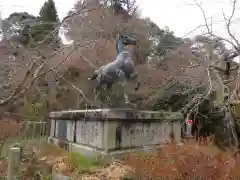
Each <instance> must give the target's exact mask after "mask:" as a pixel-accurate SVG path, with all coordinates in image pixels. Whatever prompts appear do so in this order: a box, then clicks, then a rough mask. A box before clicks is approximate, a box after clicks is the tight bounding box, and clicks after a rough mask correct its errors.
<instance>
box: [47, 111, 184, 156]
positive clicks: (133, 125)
mask: <svg viewBox="0 0 240 180" xmlns="http://www.w3.org/2000/svg"><path fill="white" fill-rule="evenodd" d="M49 117H50V120H51V140H52V142H53V143H55V144H58V145H60V146H62V147H65V148H66V149H72V150H73V151H80V152H81V153H83V154H86V155H89V154H114V153H116V154H117V153H122V152H125V151H128V150H141V149H151V148H153V149H154V148H156V146H160V145H164V144H165V143H166V141H170V140H171V139H170V134H171V133H174V135H175V140H176V141H177V142H179V143H180V141H181V124H182V122H183V116H182V114H181V113H177V112H176V113H173V112H164V111H136V110H131V109H92V110H71V111H59V112H51V113H50V115H49Z"/></svg>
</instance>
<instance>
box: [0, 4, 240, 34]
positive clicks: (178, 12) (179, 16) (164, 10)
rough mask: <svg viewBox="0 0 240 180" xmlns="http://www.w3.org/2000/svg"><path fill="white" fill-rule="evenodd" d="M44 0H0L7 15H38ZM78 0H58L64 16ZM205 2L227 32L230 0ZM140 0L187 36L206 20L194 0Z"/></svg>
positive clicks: (160, 21)
mask: <svg viewBox="0 0 240 180" xmlns="http://www.w3.org/2000/svg"><path fill="white" fill-rule="evenodd" d="M44 1H45V0H35V1H33V0H0V5H1V11H2V16H3V18H5V17H7V16H8V15H9V14H11V13H13V12H19V11H20V12H22V11H27V12H28V13H31V14H34V15H37V14H38V12H39V10H40V7H41V6H42V5H43V3H44ZM75 2H76V0H55V3H56V6H57V9H58V14H59V17H60V18H63V17H64V16H65V15H66V13H67V12H68V11H69V10H70V9H71V8H72V7H73V5H74V3H75ZM202 2H203V8H204V10H205V11H206V13H207V16H208V17H209V16H212V15H214V14H215V16H214V18H213V21H220V22H221V24H219V23H218V24H215V25H214V29H216V30H217V34H218V35H222V36H225V35H227V34H226V32H225V30H224V24H223V20H222V17H223V16H222V8H224V11H225V13H226V15H227V16H230V13H231V12H230V7H231V6H230V0H202ZM223 2H224V3H223ZM137 3H138V4H140V8H141V10H142V14H143V15H144V16H149V17H150V18H151V19H152V20H153V21H154V22H156V23H157V24H158V25H159V27H160V28H161V27H164V26H168V27H170V29H171V30H173V31H174V32H175V34H176V35H178V36H183V35H185V34H186V33H188V32H190V31H191V30H193V29H194V28H196V27H197V26H199V25H201V24H203V23H204V19H203V16H202V14H201V11H200V9H199V8H198V7H196V6H193V5H189V4H188V3H192V4H193V3H194V0H185V1H184V0H165V1H161V0H137ZM239 4H240V2H239ZM238 7H240V6H238ZM216 13H217V14H216ZM236 18H237V19H236ZM235 20H236V23H235V28H234V29H236V26H238V25H240V24H239V22H240V13H239V8H238V10H237V12H236V15H235ZM197 33H200V30H198V31H196V32H195V33H194V34H197ZM191 35H192V34H191ZM237 35H238V34H237ZM239 35H240V34H239ZM239 37H240V36H239Z"/></svg>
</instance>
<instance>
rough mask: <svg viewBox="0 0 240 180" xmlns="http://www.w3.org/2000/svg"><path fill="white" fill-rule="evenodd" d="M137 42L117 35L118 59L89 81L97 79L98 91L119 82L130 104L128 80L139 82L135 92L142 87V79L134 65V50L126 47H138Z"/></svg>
mask: <svg viewBox="0 0 240 180" xmlns="http://www.w3.org/2000/svg"><path fill="white" fill-rule="evenodd" d="M136 45H137V40H135V39H133V38H131V37H129V36H127V35H122V34H121V33H118V34H117V38H116V50H117V54H118V55H117V57H116V59H115V60H114V61H112V62H110V63H108V64H106V65H103V66H101V67H100V68H99V69H97V70H95V71H94V72H93V75H92V77H91V78H88V79H89V80H94V79H97V81H98V82H99V84H98V85H97V87H96V90H98V89H99V88H100V87H103V85H105V86H106V88H107V90H110V89H111V88H112V85H113V84H114V83H116V82H119V83H120V84H121V85H122V87H123V89H124V99H125V103H127V104H129V103H130V102H129V98H128V94H127V93H126V88H125V84H126V81H127V80H137V84H136V87H135V91H137V90H138V89H139V87H140V78H139V75H138V73H137V72H136V71H135V69H134V63H133V53H134V52H133V50H130V49H127V48H126V46H134V47H136Z"/></svg>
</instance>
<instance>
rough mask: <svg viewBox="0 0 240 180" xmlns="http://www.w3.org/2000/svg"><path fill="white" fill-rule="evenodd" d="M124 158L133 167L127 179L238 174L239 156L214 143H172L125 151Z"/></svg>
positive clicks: (171, 179)
mask: <svg viewBox="0 0 240 180" xmlns="http://www.w3.org/2000/svg"><path fill="white" fill-rule="evenodd" d="M124 162H125V163H126V164H127V165H130V166H131V167H133V168H134V169H135V171H134V172H132V173H131V174H128V175H126V179H132V180H139V179H145V180H158V179H163V178H165V179H169V180H186V179H209V180H220V179H236V178H237V177H238V178H239V177H240V166H239V165H240V158H238V157H236V158H234V157H233V154H232V153H230V152H223V151H221V150H219V149H218V148H216V147H215V146H212V145H211V146H207V147H206V146H198V145H196V144H185V145H182V146H178V145H175V144H171V145H169V146H167V147H166V148H162V149H161V150H159V151H158V152H157V153H152V154H148V155H144V156H142V155H137V154H128V155H126V157H125V158H124Z"/></svg>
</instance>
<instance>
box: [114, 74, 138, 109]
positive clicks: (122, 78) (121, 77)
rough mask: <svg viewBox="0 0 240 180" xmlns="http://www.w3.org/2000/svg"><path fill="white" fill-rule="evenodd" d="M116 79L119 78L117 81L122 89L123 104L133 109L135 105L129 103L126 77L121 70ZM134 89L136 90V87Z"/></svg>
mask: <svg viewBox="0 0 240 180" xmlns="http://www.w3.org/2000/svg"><path fill="white" fill-rule="evenodd" d="M118 78H119V79H118V80H119V83H120V84H121V86H122V87H123V97H124V102H125V103H126V104H127V105H129V106H131V107H135V106H136V105H135V104H133V103H131V102H130V101H129V92H128V90H127V88H126V82H127V77H126V74H125V72H124V71H122V70H119V73H118ZM137 86H139V85H137ZM136 88H137V87H136ZM136 88H135V89H136Z"/></svg>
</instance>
